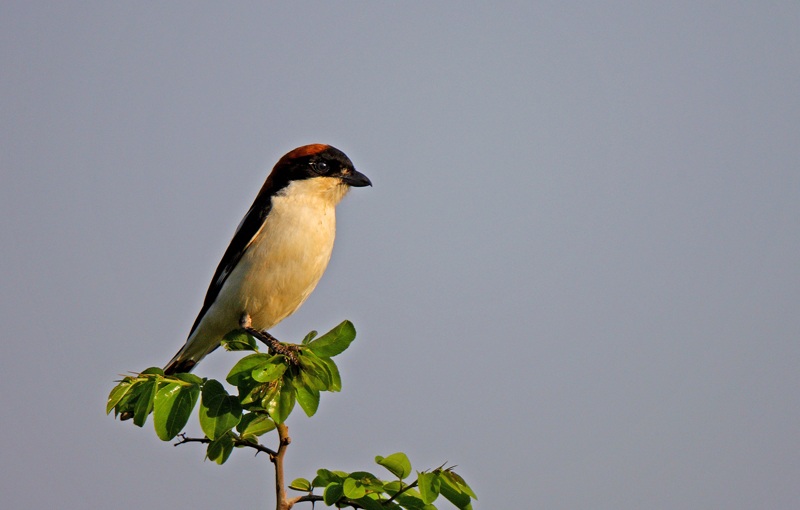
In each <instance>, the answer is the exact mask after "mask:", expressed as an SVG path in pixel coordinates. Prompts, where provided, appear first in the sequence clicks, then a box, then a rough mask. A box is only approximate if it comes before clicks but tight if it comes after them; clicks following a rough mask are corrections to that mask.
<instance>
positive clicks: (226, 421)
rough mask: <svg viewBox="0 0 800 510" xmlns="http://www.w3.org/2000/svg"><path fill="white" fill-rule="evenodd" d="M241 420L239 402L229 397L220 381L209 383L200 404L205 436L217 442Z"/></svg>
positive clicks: (201, 421)
mask: <svg viewBox="0 0 800 510" xmlns="http://www.w3.org/2000/svg"><path fill="white" fill-rule="evenodd" d="M241 419H242V406H241V404H239V400H238V399H237V398H236V397H231V396H230V395H228V392H227V391H225V388H224V387H223V386H222V384H220V383H219V381H216V380H214V379H211V380H209V381H207V382H206V383H205V385H204V386H203V399H202V401H201V403H200V427H201V428H202V429H203V432H204V433H205V435H206V436H208V438H209V439H211V440H212V441H214V440H217V439H219V438H221V437H222V436H223V435H224V434H225V433H226V432H228V431H229V430H231V429H232V428H233V427H235V426H236V425H237V424H238V423H239V421H240V420H241ZM209 458H211V457H209ZM223 462H224V460H223Z"/></svg>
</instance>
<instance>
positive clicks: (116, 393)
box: [106, 377, 132, 415]
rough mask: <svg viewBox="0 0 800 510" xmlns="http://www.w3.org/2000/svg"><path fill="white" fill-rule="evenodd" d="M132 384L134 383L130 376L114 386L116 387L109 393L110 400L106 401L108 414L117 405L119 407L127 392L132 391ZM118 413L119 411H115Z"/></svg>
mask: <svg viewBox="0 0 800 510" xmlns="http://www.w3.org/2000/svg"><path fill="white" fill-rule="evenodd" d="M131 386H132V384H131V378H130V377H126V378H124V379H123V380H121V381H120V382H119V384H117V385H116V386H114V389H112V390H111V393H109V394H108V401H107V402H106V414H109V413H110V412H111V411H112V410H113V409H114V408H115V407H117V404H118V403H119V401H120V400H122V397H124V396H125V394H126V393H128V391H130V389H131ZM116 414H118V413H115V415H116Z"/></svg>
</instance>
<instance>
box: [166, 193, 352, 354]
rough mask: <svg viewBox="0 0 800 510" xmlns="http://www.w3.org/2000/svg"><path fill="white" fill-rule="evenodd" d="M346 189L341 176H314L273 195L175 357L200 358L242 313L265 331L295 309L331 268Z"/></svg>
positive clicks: (229, 328) (216, 342)
mask: <svg viewBox="0 0 800 510" xmlns="http://www.w3.org/2000/svg"><path fill="white" fill-rule="evenodd" d="M348 190H349V187H348V186H346V185H343V184H342V183H341V181H340V180H339V179H336V178H331V177H316V178H312V179H306V180H302V181H293V182H292V183H291V184H289V186H287V187H286V188H284V190H283V191H282V192H281V193H279V194H278V195H276V196H275V197H273V198H272V209H271V210H270V212H269V215H268V216H267V219H266V221H265V222H264V225H263V226H262V227H261V229H260V230H259V231H258V233H257V234H256V235H255V236H254V238H253V240H252V242H251V243H250V244H249V245H248V247H247V250H246V251H245V254H244V256H243V257H242V258H241V259H240V260H239V263H238V264H237V265H236V267H235V268H234V269H233V270H232V271H231V273H230V275H229V276H228V278H227V280H225V283H224V285H223V286H222V289H220V293H219V295H218V296H217V298H216V300H215V301H214V304H213V305H212V306H211V307H210V308H209V309H208V311H207V312H206V314H205V316H204V317H203V319H202V320H201V321H200V323H199V324H198V325H197V328H196V329H195V330H194V332H193V333H192V335H191V336H190V337H189V339H188V340H187V342H186V345H184V347H183V349H181V352H180V353H178V355H176V356H175V359H180V360H186V359H193V360H195V361H199V360H200V359H201V358H202V357H203V356H205V355H206V354H207V353H208V352H210V351H211V350H212V349H214V347H216V346H217V345H218V344H219V342H220V339H221V338H222V337H223V336H224V335H225V334H226V333H228V332H229V331H232V330H234V329H236V328H238V327H239V319H240V318H241V317H242V314H247V315H248V316H249V317H250V320H251V325H252V327H253V328H255V329H258V330H265V329H269V328H271V327H273V326H275V325H276V324H278V323H279V322H280V321H282V320H283V319H285V318H286V317H288V316H289V315H291V314H292V313H294V311H295V310H297V309H298V308H299V307H300V305H302V304H303V302H304V301H305V300H306V299H307V298H308V296H309V295H310V294H311V292H312V291H313V290H314V287H316V286H317V282H319V279H320V278H321V277H322V273H324V272H325V268H326V267H327V266H328V261H329V260H330V257H331V251H332V250H333V240H334V238H335V237H336V209H335V207H336V204H338V203H339V201H340V200H341V199H342V198H343V197H344V195H345V194H346V193H347V191H348Z"/></svg>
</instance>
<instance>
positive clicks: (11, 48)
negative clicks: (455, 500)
mask: <svg viewBox="0 0 800 510" xmlns="http://www.w3.org/2000/svg"><path fill="white" fill-rule="evenodd" d="M798 22H800V7H798V5H797V4H796V3H794V2H775V3H769V4H763V3H762V4H759V5H756V4H755V3H745V2H740V3H736V4H734V3H732V2H729V3H725V4H719V3H710V2H709V3H697V2H671V3H669V5H666V4H663V3H650V4H642V3H637V2H630V3H627V2H584V3H573V4H569V5H565V4H564V3H562V2H541V3H536V4H533V3H529V2H519V3H513V2H509V3H492V4H491V5H489V4H485V5H484V4H479V3H473V4H464V3H458V4H456V3H415V4H412V3H400V2H396V3H364V2H336V3H322V2H320V3H291V4H288V3H287V4H285V5H278V4H262V3H258V2H253V3H236V4H229V5H222V4H217V3H211V2H209V3H204V4H196V3H189V2H185V3H184V2H171V3H169V4H168V5H166V4H165V5H162V4H157V3H152V4H150V5H147V6H141V5H134V4H122V5H118V4H114V3H106V2H95V3H90V2H82V3H68V2H51V3H47V2H39V3H33V2H6V3H4V4H3V6H2V7H0V87H1V89H0V90H1V91H2V93H1V96H0V111H2V115H0V130H1V131H0V140H2V142H0V144H1V145H2V152H0V172H1V173H2V186H1V187H0V217H2V222H0V238H2V239H3V242H2V244H0V247H1V248H0V254H2V264H0V281H2V288H3V292H1V293H0V305H2V306H0V319H2V324H3V325H4V327H5V334H6V343H5V345H6V347H5V348H4V353H3V356H2V358H0V365H2V374H3V375H2V385H3V394H4V395H5V396H4V399H3V402H4V405H3V410H2V412H0V413H1V414H0V418H2V424H3V431H4V434H3V438H2V440H1V441H2V450H3V452H4V455H5V457H6V458H7V459H11V460H10V461H7V464H8V466H7V475H6V476H4V477H3V480H2V482H0V484H1V485H0V487H1V488H2V493H3V494H4V499H6V500H7V501H10V502H11V504H12V506H13V507H15V508H41V507H46V506H51V507H59V508H73V507H81V508H85V507H86V506H87V505H88V506H90V507H98V508H103V507H110V506H114V507H115V508H121V509H126V508H143V507H145V508H166V507H168V506H181V507H183V506H191V507H194V508H217V507H219V506H221V505H231V504H232V501H235V503H233V504H240V503H241V502H247V504H248V505H252V504H257V503H258V502H260V501H265V502H266V501H269V500H271V498H272V489H271V486H270V483H269V482H268V481H267V480H268V479H267V477H268V474H269V467H268V466H267V465H266V464H267V463H266V462H265V461H264V460H263V459H252V458H250V457H249V456H248V455H242V454H240V455H236V456H234V459H233V460H232V461H231V465H230V467H223V468H218V467H217V466H215V465H212V464H210V463H203V462H202V457H203V454H202V452H201V450H200V449H199V448H187V447H183V448H178V449H174V448H172V447H170V446H169V445H168V444H162V443H160V442H159V441H158V440H157V439H156V438H155V436H154V434H153V433H152V431H151V430H143V431H142V430H138V429H135V428H133V427H131V426H130V425H129V424H125V425H122V424H119V423H117V422H114V421H113V420H111V419H110V418H107V417H104V416H103V415H102V407H103V403H104V399H105V396H106V394H107V392H108V390H109V389H110V387H111V385H112V383H111V381H112V379H113V378H114V377H115V376H116V375H117V374H118V373H120V372H124V371H126V370H135V369H141V368H144V367H146V366H150V365H153V364H162V363H164V362H166V360H167V359H169V357H170V356H171V355H172V354H174V351H175V350H176V349H177V348H178V347H179V346H180V344H181V343H182V342H183V339H184V338H185V335H186V332H187V331H188V328H189V326H190V325H191V322H192V320H193V319H194V315H195V314H196V312H197V310H198V309H199V306H200V303H201V301H202V297H203V293H204V291H205V288H206V286H207V284H208V281H209V279H210V277H211V274H212V272H213V270H214V267H215V265H216V263H217V261H218V259H219V257H220V256H221V254H222V251H223V250H224V248H225V246H226V244H227V242H228V241H229V239H230V236H231V235H232V232H233V229H234V228H235V226H236V224H237V223H238V221H239V220H240V218H241V216H242V215H243V214H244V212H245V211H246V209H247V207H248V206H249V204H250V202H251V200H252V198H253V196H254V194H255V192H256V191H257V189H258V187H259V186H260V184H261V183H262V181H263V179H264V177H265V175H266V173H267V171H268V170H269V167H270V166H271V165H272V164H273V163H274V162H275V161H276V160H277V158H278V157H280V156H281V155H282V154H283V153H285V152H286V151H288V150H289V149H291V148H293V147H295V146H297V145H300V144H303V143H310V142H327V143H332V144H334V145H336V146H338V147H339V148H341V149H342V150H344V151H345V152H346V153H347V154H348V155H349V156H350V157H351V158H352V159H353V161H354V162H355V164H356V166H357V168H359V169H360V170H361V171H363V172H364V173H366V174H367V175H369V176H370V178H371V179H372V180H373V182H374V183H375V187H374V188H372V189H368V190H356V191H355V192H353V193H352V194H351V196H349V197H347V199H346V201H345V203H343V204H342V206H341V207H340V211H339V221H340V224H339V237H338V239H337V246H336V248H335V250H334V257H333V260H332V262H331V267H330V268H329V271H328V273H327V274H326V276H325V277H324V278H323V280H322V282H321V284H320V286H319V288H318V289H317V291H316V292H315V294H314V295H313V296H312V297H311V298H310V300H309V301H308V303H306V305H305V306H304V307H303V308H302V309H301V311H300V312H299V313H298V314H297V315H295V316H294V317H292V318H290V319H288V320H287V321H286V322H285V323H283V324H281V325H280V326H279V327H278V328H276V331H275V332H276V334H278V336H279V337H282V338H287V339H288V338H291V337H300V336H301V335H302V334H304V333H305V332H306V331H307V330H309V329H312V328H313V329H323V328H326V327H329V326H331V325H333V324H335V323H337V322H338V321H339V320H341V319H343V318H351V319H352V320H353V321H354V322H355V323H356V326H357V328H358V331H359V337H358V340H357V341H356V343H355V344H354V345H353V348H352V349H351V350H350V351H349V352H348V353H347V355H346V356H345V358H344V360H343V373H344V391H343V392H342V393H341V394H338V395H334V396H332V397H330V398H327V399H326V400H325V401H324V402H323V403H322V406H321V409H320V412H319V414H318V416H317V417H316V418H315V419H314V420H306V419H305V418H302V417H299V416H298V417H293V419H292V420H291V422H290V426H291V427H292V433H293V436H294V438H295V442H294V444H293V445H292V450H291V452H290V455H291V458H290V460H289V471H290V473H289V475H290V476H292V477H294V476H310V475H311V474H313V471H312V470H313V469H314V468H316V467H322V466H325V467H331V468H334V467H342V468H344V469H356V468H361V467H365V466H369V465H370V463H371V461H372V457H373V456H374V455H375V454H387V453H390V452H392V451H396V450H404V451H406V452H408V453H409V455H410V456H411V458H412V461H414V462H415V464H419V465H420V466H424V465H438V464H440V463H441V462H444V461H449V462H453V463H456V464H458V465H459V466H460V467H461V470H462V471H463V472H464V474H465V475H466V476H467V478H468V480H470V481H471V482H472V483H473V485H474V486H475V488H476V490H477V491H478V492H479V496H480V497H481V501H480V505H479V507H482V508H508V507H516V506H519V505H521V504H525V505H526V506H530V507H537V508H548V509H555V508H564V509H576V508H609V509H611V508H613V509H626V508H629V509H640V508H653V509H672V508H687V509H692V508H698V509H699V508H722V507H725V508H731V509H745V508H756V507H759V508H793V507H796V506H797V505H798V503H800V488H798V486H797V483H796V481H797V479H798V478H800V453H798V452H800V435H799V434H798V430H800V429H798V422H799V421H800V410H798V406H797V395H798V394H800V372H798V370H797V367H798V366H800V343H798V337H800V335H799V333H800V313H798V312H800V310H798V303H799V302H800V268H798V263H797V254H798V253H799V252H800V231H799V230H798V224H800V221H799V220H800V200H799V199H800V172H799V171H798V169H799V168H800V149H798V143H797V141H798V139H800V137H799V136H798V135H800V128H799V126H800V95H798V93H797V92H798V90H800V57H798V55H800V36H799V35H798V32H797V26H798ZM229 365H230V358H229V357H228V356H225V355H223V354H215V355H214V356H211V357H210V358H208V359H207V360H205V361H204V362H203V364H202V365H201V366H200V367H199V368H198V370H199V373H200V374H201V375H205V376H213V377H220V376H221V375H222V374H223V373H224V370H225V368H226V367H227V366H229ZM12 466H13V467H12ZM234 494H241V495H240V496H238V497H236V498H235V499H234ZM523 502H524V503H523Z"/></svg>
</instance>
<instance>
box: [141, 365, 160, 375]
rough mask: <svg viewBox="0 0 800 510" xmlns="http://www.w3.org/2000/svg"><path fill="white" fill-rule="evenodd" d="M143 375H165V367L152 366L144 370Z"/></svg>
mask: <svg viewBox="0 0 800 510" xmlns="http://www.w3.org/2000/svg"><path fill="white" fill-rule="evenodd" d="M141 373H142V375H145V374H148V375H164V369H163V368H159V367H150V368H147V369H145V370H142V372H141Z"/></svg>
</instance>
